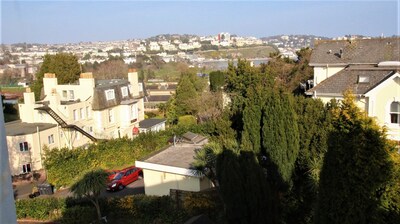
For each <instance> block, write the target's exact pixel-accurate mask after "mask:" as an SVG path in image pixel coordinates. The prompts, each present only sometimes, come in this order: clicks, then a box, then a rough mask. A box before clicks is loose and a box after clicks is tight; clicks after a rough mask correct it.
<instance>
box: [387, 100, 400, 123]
mask: <svg viewBox="0 0 400 224" xmlns="http://www.w3.org/2000/svg"><path fill="white" fill-rule="evenodd" d="M392 104H397V105H398V107H400V102H398V101H393V102H391V103H390V105H389V121H390V124H392V125H396V124H400V110H399V111H392ZM396 115H397V116H396ZM392 116H394V117H397V119H396V120H397V122H392V121H393V120H392Z"/></svg>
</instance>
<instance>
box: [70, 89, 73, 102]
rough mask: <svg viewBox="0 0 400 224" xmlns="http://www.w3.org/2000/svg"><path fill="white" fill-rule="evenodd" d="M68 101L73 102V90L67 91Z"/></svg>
mask: <svg viewBox="0 0 400 224" xmlns="http://www.w3.org/2000/svg"><path fill="white" fill-rule="evenodd" d="M69 99H70V100H73V99H74V91H73V90H70V91H69Z"/></svg>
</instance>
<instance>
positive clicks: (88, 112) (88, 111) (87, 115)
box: [86, 106, 90, 118]
mask: <svg viewBox="0 0 400 224" xmlns="http://www.w3.org/2000/svg"><path fill="white" fill-rule="evenodd" d="M86 117H87V118H89V117H90V110H89V106H87V107H86Z"/></svg>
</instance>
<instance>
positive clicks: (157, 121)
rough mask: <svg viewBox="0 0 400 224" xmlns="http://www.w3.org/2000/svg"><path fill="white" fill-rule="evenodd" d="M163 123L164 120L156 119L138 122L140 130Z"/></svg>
mask: <svg viewBox="0 0 400 224" xmlns="http://www.w3.org/2000/svg"><path fill="white" fill-rule="evenodd" d="M165 121H166V119H157V118H151V119H146V120H143V121H140V122H139V127H140V128H151V127H153V126H154V125H157V124H160V123H163V122H165Z"/></svg>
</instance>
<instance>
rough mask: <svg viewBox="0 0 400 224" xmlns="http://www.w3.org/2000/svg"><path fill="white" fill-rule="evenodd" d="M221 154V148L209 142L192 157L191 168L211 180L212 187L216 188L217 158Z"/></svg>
mask: <svg viewBox="0 0 400 224" xmlns="http://www.w3.org/2000/svg"><path fill="white" fill-rule="evenodd" d="M221 152H222V148H221V146H220V145H219V144H218V143H216V142H210V143H209V144H207V145H205V146H204V147H203V148H201V149H199V150H197V151H196V154H195V156H194V162H193V163H192V166H193V168H194V169H195V170H196V171H198V172H199V173H196V174H198V175H199V174H203V175H204V176H206V177H207V178H208V179H209V180H211V181H212V182H213V184H214V186H218V182H217V172H216V166H217V157H218V155H219V154H220V153H221Z"/></svg>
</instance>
